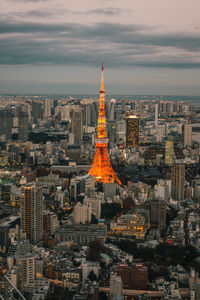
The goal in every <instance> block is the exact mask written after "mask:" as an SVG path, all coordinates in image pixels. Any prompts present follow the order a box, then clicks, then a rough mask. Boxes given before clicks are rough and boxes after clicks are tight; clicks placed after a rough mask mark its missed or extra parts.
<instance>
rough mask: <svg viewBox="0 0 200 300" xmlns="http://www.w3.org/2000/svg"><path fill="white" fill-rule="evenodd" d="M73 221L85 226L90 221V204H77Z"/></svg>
mask: <svg viewBox="0 0 200 300" xmlns="http://www.w3.org/2000/svg"><path fill="white" fill-rule="evenodd" d="M73 220H74V223H75V224H86V223H90V222H91V220H92V208H91V205H90V203H88V204H81V203H80V202H78V203H77V204H76V206H75V207H74V213H73Z"/></svg>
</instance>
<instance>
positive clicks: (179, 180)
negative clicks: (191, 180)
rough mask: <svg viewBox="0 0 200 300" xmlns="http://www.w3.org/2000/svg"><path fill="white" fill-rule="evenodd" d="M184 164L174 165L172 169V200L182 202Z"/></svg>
mask: <svg viewBox="0 0 200 300" xmlns="http://www.w3.org/2000/svg"><path fill="white" fill-rule="evenodd" d="M184 185H185V164H183V163H176V164H174V167H173V169H172V196H173V199H174V200H177V201H183V200H184V190H185V189H184Z"/></svg>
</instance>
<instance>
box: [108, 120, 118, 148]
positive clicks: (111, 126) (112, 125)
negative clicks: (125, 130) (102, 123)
mask: <svg viewBox="0 0 200 300" xmlns="http://www.w3.org/2000/svg"><path fill="white" fill-rule="evenodd" d="M107 129H108V138H109V142H110V143H112V144H114V143H115V142H116V122H115V121H108V122H107Z"/></svg>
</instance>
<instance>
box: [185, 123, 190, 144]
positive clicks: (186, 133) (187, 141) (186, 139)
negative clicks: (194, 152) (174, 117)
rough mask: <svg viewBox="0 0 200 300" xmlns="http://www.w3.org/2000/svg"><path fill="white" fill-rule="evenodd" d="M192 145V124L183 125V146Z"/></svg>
mask: <svg viewBox="0 0 200 300" xmlns="http://www.w3.org/2000/svg"><path fill="white" fill-rule="evenodd" d="M191 145H192V124H185V125H184V146H185V147H186V146H191Z"/></svg>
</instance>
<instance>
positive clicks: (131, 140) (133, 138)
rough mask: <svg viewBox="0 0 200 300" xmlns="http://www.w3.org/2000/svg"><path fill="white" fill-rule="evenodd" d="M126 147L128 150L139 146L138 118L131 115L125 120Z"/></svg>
mask: <svg viewBox="0 0 200 300" xmlns="http://www.w3.org/2000/svg"><path fill="white" fill-rule="evenodd" d="M126 146H127V147H128V148H137V147H138V146H139V118H137V117H136V116H133V115H130V116H128V117H127V119H126Z"/></svg>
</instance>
